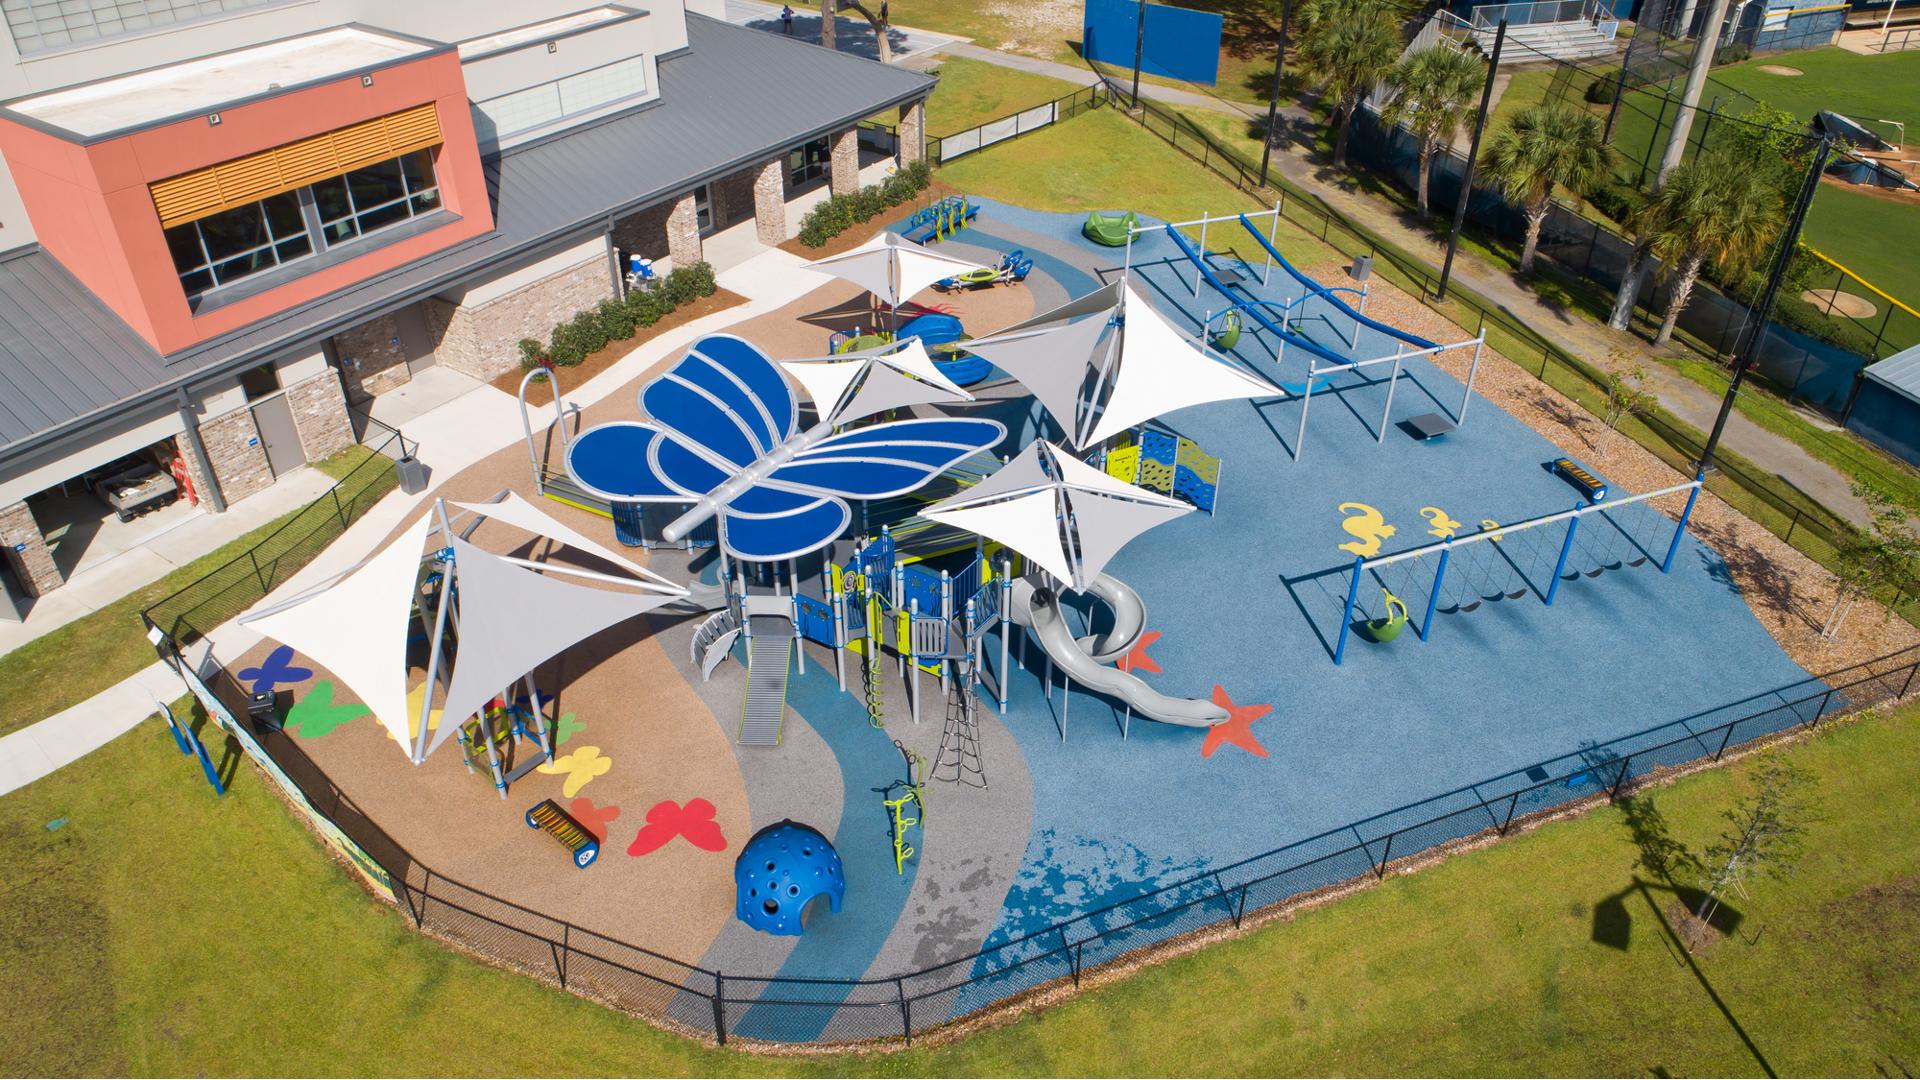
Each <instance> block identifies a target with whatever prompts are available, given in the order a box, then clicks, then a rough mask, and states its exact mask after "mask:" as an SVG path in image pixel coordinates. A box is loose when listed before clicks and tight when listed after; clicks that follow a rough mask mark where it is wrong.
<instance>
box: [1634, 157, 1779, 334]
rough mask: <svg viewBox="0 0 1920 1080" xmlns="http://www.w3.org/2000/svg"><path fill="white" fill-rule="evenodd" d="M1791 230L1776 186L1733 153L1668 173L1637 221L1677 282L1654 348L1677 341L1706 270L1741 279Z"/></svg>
mask: <svg viewBox="0 0 1920 1080" xmlns="http://www.w3.org/2000/svg"><path fill="white" fill-rule="evenodd" d="M1786 224H1787V204H1786V199H1785V197H1784V196H1783V195H1782V193H1781V191H1780V186H1779V184H1778V183H1777V182H1776V181H1775V180H1774V178H1773V177H1772V176H1771V175H1770V174H1769V173H1767V172H1766V171H1765V170H1763V169H1756V168H1753V167H1752V166H1751V164H1750V163H1749V162H1746V161H1744V160H1742V159H1740V158H1739V157H1736V156H1735V155H1733V154H1730V153H1725V152H1719V151H1708V152H1707V153H1704V154H1701V155H1700V156H1699V157H1696V158H1694V159H1693V160H1692V161H1691V162H1689V163H1687V164H1685V165H1682V166H1680V167H1679V168H1678V169H1675V170H1674V171H1673V172H1672V173H1671V174H1669V175H1668V177H1667V184H1666V186H1665V187H1663V188H1661V189H1660V193H1659V194H1657V195H1655V196H1654V197H1653V199H1652V200H1651V201H1650V202H1648V203H1647V205H1646V206H1645V207H1643V208H1642V209H1641V211H1640V213H1639V215H1638V220H1637V221H1636V222H1635V225H1636V226H1637V227H1638V229H1639V233H1640V235H1641V237H1643V238H1644V245H1645V251H1646V255H1647V256H1648V257H1651V258H1654V259H1658V260H1660V267H1661V270H1662V272H1663V273H1664V274H1665V275H1666V276H1667V278H1668V279H1669V280H1670V281H1671V282H1672V286H1671V289H1670V291H1669V293H1668V296H1667V311H1666V314H1665V315H1664V316H1663V317H1662V318H1661V320H1660V332H1659V333H1657V334H1655V335H1654V338H1653V343H1654V344H1655V345H1665V344H1666V343H1667V341H1668V340H1669V339H1671V338H1672V337H1673V324H1674V323H1675V322H1676V321H1678V320H1679V318H1680V313H1681V312H1682V311H1684V310H1686V307H1687V301H1688V300H1689V299H1690V298H1691V297H1692V295H1693V286H1694V284H1695V283H1696V282H1698V281H1699V280H1700V270H1701V268H1702V267H1704V266H1705V265H1706V264H1707V263H1708V262H1709V261H1711V262H1712V263H1713V264H1714V265H1715V266H1717V267H1719V268H1720V271H1721V273H1722V275H1723V276H1724V277H1728V278H1740V277H1744V276H1745V275H1746V274H1747V273H1749V272H1750V271H1751V270H1752V269H1753V266H1754V264H1755V263H1756V262H1758V261H1759V260H1760V257H1761V256H1762V255H1764V254H1766V252H1767V250H1768V249H1769V248H1770V247H1772V246H1773V242H1774V240H1775V239H1776V238H1777V237H1779V235H1780V231H1781V230H1782V229H1784V228H1785V227H1786Z"/></svg>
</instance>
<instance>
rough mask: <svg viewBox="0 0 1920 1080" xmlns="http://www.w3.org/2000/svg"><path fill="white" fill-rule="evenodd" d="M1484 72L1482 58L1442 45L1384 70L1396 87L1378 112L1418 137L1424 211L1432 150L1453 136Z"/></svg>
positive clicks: (1420, 196)
mask: <svg viewBox="0 0 1920 1080" xmlns="http://www.w3.org/2000/svg"><path fill="white" fill-rule="evenodd" d="M1486 77H1487V64H1486V61H1484V60H1482V59H1480V58H1479V57H1478V56H1474V55H1473V54H1471V53H1465V52H1455V51H1454V50H1452V49H1449V48H1444V47H1440V46H1436V47H1434V48H1430V49H1423V50H1421V51H1420V52H1417V53H1414V54H1413V55H1412V56H1408V57H1405V58H1403V59H1402V60H1401V61H1400V62H1399V63H1398V64H1395V65H1394V67H1393V70H1392V71H1391V72H1389V73H1388V74H1387V82H1388V83H1389V84H1391V85H1392V86H1393V87H1394V89H1395V90H1396V91H1398V92H1397V93H1396V94H1395V95H1394V98H1393V100H1392V101H1390V102H1388V103H1387V107H1386V110H1385V111H1384V112H1383V113H1382V114H1381V117H1382V119H1384V120H1386V122H1387V123H1389V124H1405V125H1406V126H1407V128H1408V129H1409V130H1411V131H1412V132H1413V134H1414V136H1415V137H1417V138H1418V139H1419V140H1420V180H1419V183H1418V184H1417V185H1416V196H1417V198H1418V201H1419V203H1420V209H1421V211H1422V212H1425V211H1426V210H1427V174H1428V173H1430V172H1431V171H1432V162H1433V155H1434V154H1435V153H1437V152H1438V151H1439V150H1440V148H1441V147H1443V146H1445V145H1446V144H1447V143H1449V142H1451V141H1452V140H1453V136H1454V132H1455V131H1457V130H1458V129H1459V127H1460V123H1461V121H1463V120H1465V119H1466V115H1467V110H1468V108H1469V107H1471V106H1472V104H1473V99H1474V95H1475V94H1476V93H1477V92H1479V90H1480V85H1481V83H1482V82H1484V81H1485V80H1486Z"/></svg>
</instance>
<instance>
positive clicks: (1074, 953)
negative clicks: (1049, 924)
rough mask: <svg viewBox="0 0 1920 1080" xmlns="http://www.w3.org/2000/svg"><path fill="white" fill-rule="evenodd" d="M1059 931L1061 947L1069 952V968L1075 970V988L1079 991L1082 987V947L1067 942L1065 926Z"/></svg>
mask: <svg viewBox="0 0 1920 1080" xmlns="http://www.w3.org/2000/svg"><path fill="white" fill-rule="evenodd" d="M1059 931H1060V947H1061V948H1063V949H1067V950H1068V952H1067V966H1068V967H1069V968H1071V969H1072V970H1073V985H1074V988H1075V989H1079V987H1080V946H1078V945H1075V944H1073V943H1072V942H1070V941H1068V940H1067V928H1066V927H1064V926H1062V927H1060V928H1059Z"/></svg>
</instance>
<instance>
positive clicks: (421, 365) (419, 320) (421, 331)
mask: <svg viewBox="0 0 1920 1080" xmlns="http://www.w3.org/2000/svg"><path fill="white" fill-rule="evenodd" d="M393 318H394V321H395V322H397V323H399V324H400V354H401V355H402V356H405V357H406V358H407V375H408V377H409V378H411V377H412V376H414V375H418V374H420V372H421V371H422V370H424V369H426V368H430V367H432V366H433V335H432V334H430V333H428V332H427V313H426V309H425V308H423V307H421V306H420V305H419V304H408V305H407V306H406V307H403V308H401V309H400V310H399V311H396V312H394V313H393Z"/></svg>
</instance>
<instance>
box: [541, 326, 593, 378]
mask: <svg viewBox="0 0 1920 1080" xmlns="http://www.w3.org/2000/svg"><path fill="white" fill-rule="evenodd" d="M591 351H592V350H591V349H588V348H587V347H586V342H585V341H584V340H583V339H582V337H581V333H580V324H579V320H578V319H568V320H567V321H566V322H563V323H559V324H557V325H556V326H554V328H553V336H552V339H551V340H550V341H549V342H548V347H547V355H548V356H549V357H550V358H551V359H552V361H553V366H555V367H573V366H574V365H576V364H578V363H580V361H582V360H585V359H586V358H587V354H588V353H589V352H591Z"/></svg>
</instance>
